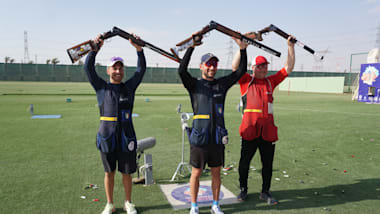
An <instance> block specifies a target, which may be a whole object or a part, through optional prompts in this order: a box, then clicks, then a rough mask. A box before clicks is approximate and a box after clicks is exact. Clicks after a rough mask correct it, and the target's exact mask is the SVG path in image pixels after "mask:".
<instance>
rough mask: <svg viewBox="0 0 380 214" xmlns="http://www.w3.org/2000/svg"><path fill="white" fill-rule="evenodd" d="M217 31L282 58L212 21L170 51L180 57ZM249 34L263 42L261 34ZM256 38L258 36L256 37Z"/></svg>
mask: <svg viewBox="0 0 380 214" xmlns="http://www.w3.org/2000/svg"><path fill="white" fill-rule="evenodd" d="M214 29H216V30H217V31H219V32H221V33H224V34H227V35H229V36H232V37H234V38H237V39H240V40H242V41H243V42H245V43H247V44H250V45H253V46H255V47H257V48H260V49H262V50H264V51H266V52H268V53H270V54H273V55H275V56H278V57H280V56H281V53H280V52H278V51H276V50H274V49H272V48H270V47H267V46H265V45H263V44H261V43H258V42H256V41H254V40H253V39H251V38H249V37H247V36H245V35H242V34H240V33H239V32H236V31H234V30H231V29H229V28H227V27H225V26H223V25H221V24H218V23H216V22H215V21H211V22H210V23H209V24H208V25H206V26H205V27H204V28H202V30H200V31H199V32H198V33H197V34H195V35H193V36H191V37H189V38H187V39H185V40H184V41H182V42H180V43H178V44H177V45H176V46H177V47H175V48H171V49H170V50H171V51H172V53H173V54H174V55H177V56H178V52H179V51H182V50H185V49H187V48H188V47H190V46H192V45H193V44H194V43H195V44H197V43H199V42H200V39H202V36H203V35H204V34H206V33H208V32H210V31H211V30H214ZM249 34H255V35H257V39H258V40H260V41H261V40H262V37H261V34H256V33H254V32H250V33H249ZM255 37H256V36H255Z"/></svg>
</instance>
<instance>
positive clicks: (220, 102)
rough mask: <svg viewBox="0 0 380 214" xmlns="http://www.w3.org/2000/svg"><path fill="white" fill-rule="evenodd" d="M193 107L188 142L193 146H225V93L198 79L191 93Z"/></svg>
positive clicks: (214, 84)
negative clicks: (191, 126)
mask: <svg viewBox="0 0 380 214" xmlns="http://www.w3.org/2000/svg"><path fill="white" fill-rule="evenodd" d="M190 96H191V103H192V106H193V111H194V117H193V119H194V120H193V128H192V131H191V134H190V137H189V141H190V143H191V144H193V145H197V146H205V145H207V144H209V143H214V144H215V143H216V144H226V143H227V141H226V140H227V135H228V134H227V130H226V128H225V124H224V102H225V97H226V91H225V89H224V88H222V87H220V84H218V83H217V81H216V80H214V81H207V80H203V79H200V80H198V81H196V85H195V90H194V91H192V92H191V95H190Z"/></svg>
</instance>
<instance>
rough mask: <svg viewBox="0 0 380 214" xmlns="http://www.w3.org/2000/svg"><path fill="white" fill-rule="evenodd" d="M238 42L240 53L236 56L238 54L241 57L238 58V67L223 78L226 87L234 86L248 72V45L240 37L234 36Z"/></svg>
mask: <svg viewBox="0 0 380 214" xmlns="http://www.w3.org/2000/svg"><path fill="white" fill-rule="evenodd" d="M233 39H234V40H235V42H236V44H238V45H239V48H240V50H239V51H238V54H236V55H235V58H236V57H237V56H238V57H239V59H238V60H236V63H238V64H237V65H238V66H237V69H233V70H232V71H233V72H232V73H231V74H230V75H228V76H226V77H224V78H223V81H225V85H226V88H227V89H228V88H230V87H231V86H233V85H234V84H235V83H236V82H237V81H238V80H239V79H240V78H241V77H242V76H243V75H244V74H245V73H246V72H247V46H248V44H246V43H245V42H242V41H241V40H240V39H235V38H233Z"/></svg>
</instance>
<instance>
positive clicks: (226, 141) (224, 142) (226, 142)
mask: <svg viewBox="0 0 380 214" xmlns="http://www.w3.org/2000/svg"><path fill="white" fill-rule="evenodd" d="M222 143H223V144H224V145H226V144H228V136H227V135H226V136H224V137H223V138H222Z"/></svg>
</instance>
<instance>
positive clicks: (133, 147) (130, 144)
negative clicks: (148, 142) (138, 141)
mask: <svg viewBox="0 0 380 214" xmlns="http://www.w3.org/2000/svg"><path fill="white" fill-rule="evenodd" d="M128 149H129V151H133V150H134V149H135V141H131V142H129V144H128Z"/></svg>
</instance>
